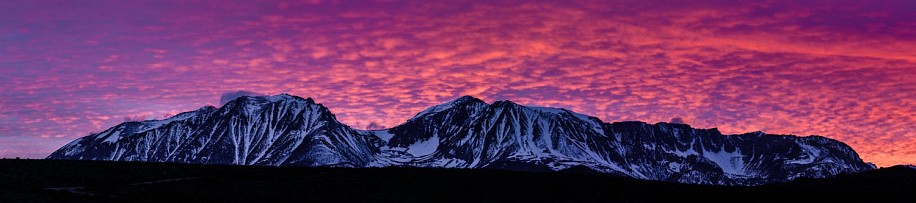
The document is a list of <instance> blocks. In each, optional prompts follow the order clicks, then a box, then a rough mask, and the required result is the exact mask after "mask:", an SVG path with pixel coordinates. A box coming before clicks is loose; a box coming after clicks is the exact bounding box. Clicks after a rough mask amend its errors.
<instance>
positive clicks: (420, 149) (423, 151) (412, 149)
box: [407, 136, 439, 156]
mask: <svg viewBox="0 0 916 203" xmlns="http://www.w3.org/2000/svg"><path fill="white" fill-rule="evenodd" d="M438 147H439V136H433V137H431V138H429V139H427V140H424V141H420V142H417V143H414V144H413V145H410V146H409V147H407V153H410V154H412V155H414V156H423V155H429V154H432V153H433V152H436V148H438Z"/></svg>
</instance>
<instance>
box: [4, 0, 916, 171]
mask: <svg viewBox="0 0 916 203" xmlns="http://www.w3.org/2000/svg"><path fill="white" fill-rule="evenodd" d="M914 47H916V1H910V0H893V1H868V2H860V1H826V0H825V1H700V2H693V3H689V4H687V3H684V2H682V1H651V2H646V1H520V2H510V1H505V2H501V3H492V2H490V1H445V2H441V1H298V2H297V1H289V2H274V1H257V2H254V1H239V2H233V1H194V2H185V1H168V0H160V1H114V0H97V1H41V0H35V1H17V0H8V1H2V2H0V156H2V157H15V156H21V157H29V158H42V157H44V156H46V155H47V154H49V153H50V152H52V151H53V150H55V149H57V148H58V147H60V146H62V145H64V144H66V143H67V142H69V141H71V140H73V139H75V138H78V137H81V136H85V135H88V134H89V133H91V132H98V131H101V130H104V129H106V128H108V127H110V126H113V125H116V124H117V123H120V122H123V121H124V120H127V119H133V120H136V119H159V118H163V117H164V116H167V115H173V114H176V113H179V112H183V111H189V110H194V109H197V108H200V107H202V106H205V105H214V106H219V105H220V99H221V97H222V96H224V95H233V94H236V93H237V92H238V91H247V92H249V93H250V94H278V93H290V94H293V95H298V96H302V97H312V98H314V99H315V100H316V101H318V102H320V103H323V104H325V105H326V106H328V107H329V108H330V109H331V111H332V112H334V113H335V114H336V115H337V117H338V118H339V119H340V120H341V121H343V122H344V123H346V124H348V125H351V126H353V127H356V128H367V127H369V128H380V127H382V126H387V127H391V126H394V125H397V124H399V123H401V122H403V121H405V120H406V119H408V118H409V117H410V116H412V115H414V114H416V113H417V112H419V111H420V110H422V109H424V108H426V107H429V106H431V105H434V104H438V103H441V102H445V101H448V100H451V99H454V98H456V97H458V96H461V95H472V96H476V97H479V98H482V99H484V100H486V101H488V102H493V101H496V100H505V99H509V100H513V101H516V102H518V103H521V104H527V105H538V106H553V107H563V108H568V109H571V110H574V111H577V112H580V113H584V114H589V115H594V116H596V117H598V118H601V119H602V120H604V121H608V122H613V121H624V120H640V121H646V122H650V123H654V122H659V121H665V122H667V121H670V120H672V119H675V118H678V119H681V120H683V121H684V122H686V123H688V124H691V125H692V126H694V127H702V128H712V127H717V128H719V129H720V130H721V131H722V132H725V133H743V132H750V131H758V130H762V131H765V132H768V133H783V134H799V135H812V134H817V135H823V136H827V137H831V138H834V139H838V140H840V141H843V142H846V143H847V144H849V145H850V146H852V147H853V148H854V149H856V150H857V151H858V152H859V153H860V154H861V155H862V157H863V158H864V159H865V160H866V161H870V162H875V163H876V164H878V165H882V166H887V165H893V164H904V163H909V164H914V163H916V133H914V131H916V129H914V125H913V123H916V115H914V112H916V79H914V78H916V48H914Z"/></svg>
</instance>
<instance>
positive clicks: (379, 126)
mask: <svg viewBox="0 0 916 203" xmlns="http://www.w3.org/2000/svg"><path fill="white" fill-rule="evenodd" d="M383 129H387V127H385V126H384V125H382V124H378V123H376V122H371V123H369V124H368V125H366V130H383Z"/></svg>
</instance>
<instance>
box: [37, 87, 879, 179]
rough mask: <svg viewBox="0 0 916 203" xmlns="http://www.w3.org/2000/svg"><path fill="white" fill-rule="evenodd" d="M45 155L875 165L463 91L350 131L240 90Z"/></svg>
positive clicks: (743, 167) (790, 170) (651, 172)
mask: <svg viewBox="0 0 916 203" xmlns="http://www.w3.org/2000/svg"><path fill="white" fill-rule="evenodd" d="M48 158H49V159H80V160H123V161H156V162H186V163H213V164H240V165H270V166H279V165H304V166H339V167H387V166H415V167H448V168H494V169H507V170H523V171H557V170H563V169H567V168H570V167H574V166H586V167H588V168H591V169H593V170H595V171H598V172H604V173H610V174H616V175H621V176H627V177H633V178H639V179H649V180H663V181H674V182H682V183H699V184H721V185H757V184H763V183H770V182H780V181H787V180H792V179H795V178H799V177H829V176H833V175H836V174H841V173H854V172H860V171H865V170H870V169H873V168H874V166H873V165H870V164H868V163H865V162H863V161H862V160H861V159H860V158H859V156H858V154H856V152H855V151H853V150H852V148H850V147H849V146H847V145H846V144H844V143H842V142H839V141H836V140H832V139H829V138H825V137H820V136H808V137H797V136H792V135H770V134H765V133H762V132H753V133H746V134H740V135H722V134H721V133H719V132H718V131H717V130H716V129H694V128H691V127H690V126H688V125H684V124H671V123H657V124H647V123H643V122H615V123H606V122H603V121H601V120H599V119H598V118H595V117H590V116H586V115H582V114H578V113H575V112H572V111H569V110H565V109H559V108H547V107H529V106H523V105H519V104H516V103H513V102H511V101H497V102H494V103H492V104H488V103H486V102H484V101H481V100H480V99H477V98H473V97H469V96H464V97H461V98H458V99H456V100H454V101H451V102H448V103H445V104H440V105H436V106H434V107H431V108H429V109H426V110H424V111H422V112H420V113H418V114H417V115H416V116H414V117H413V118H411V119H409V120H408V121H407V122H405V123H403V124H401V125H398V126H395V127H393V128H390V129H386V130H372V131H367V130H355V129H353V128H350V127H349V126H347V125H344V124H342V123H340V122H338V121H337V120H336V119H335V117H334V115H333V114H331V113H330V112H329V111H328V109H327V108H325V107H324V106H322V105H321V104H316V103H315V102H314V101H312V99H310V98H309V99H302V98H299V97H295V96H290V95H285V94H283V95H277V96H263V97H240V98H238V99H236V100H233V101H231V102H229V103H227V104H226V105H224V106H223V107H221V108H219V109H217V108H214V107H205V108H202V109H200V110H197V111H192V112H187V113H183V114H179V115H176V116H174V117H172V118H169V119H165V120H154V121H144V122H127V123H122V124H120V125H118V126H115V127H113V128H111V129H108V130H106V131H104V132H101V133H98V134H93V135H89V136H86V137H83V138H79V139H77V140H75V141H73V142H71V143H69V144H67V145H65V146H64V147H62V148H61V149H59V150H57V151H56V152H54V153H52V154H51V155H50V156H48Z"/></svg>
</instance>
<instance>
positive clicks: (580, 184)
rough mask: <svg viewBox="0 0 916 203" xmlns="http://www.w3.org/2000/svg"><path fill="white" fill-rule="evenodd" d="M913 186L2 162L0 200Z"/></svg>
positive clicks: (775, 194) (790, 194) (899, 191)
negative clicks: (694, 182) (738, 183)
mask: <svg viewBox="0 0 916 203" xmlns="http://www.w3.org/2000/svg"><path fill="white" fill-rule="evenodd" d="M48 188H52V189H48ZM55 190H56V191H55ZM913 191H916V170H914V169H911V168H904V167H894V168H884V169H878V170H873V171H868V172H865V173H861V174H852V175H843V176H839V177H836V178H832V179H803V180H798V181H794V182H790V183H783V184H775V185H766V186H759V187H743V186H742V187H729V186H710V185H689V184H680V183H670V182H658V181H646V180H635V179H629V178H621V177H615V176H610V175H606V174H590V173H589V171H586V170H575V169H573V170H571V171H566V172H543V173H536V172H516V171H502V170H468V169H430V168H364V169H348V168H305V167H259V166H232V165H193V164H173V163H141V162H101V161H66V160H0V202H23V201H29V202H34V201H44V202H73V201H84V202H188V201H191V202H213V201H217V202H219V201H226V202H277V201H280V202H283V201H299V202H302V201H306V202H308V201H334V202H340V201H345V202H349V201H371V202H378V201H387V202H394V201H397V202H417V201H423V202H431V201H432V202H467V201H476V202H480V201H489V202H611V201H662V200H686V201H704V202H733V201H752V202H753V201H782V202H785V201H788V202H801V201H808V200H816V201H819V202H823V201H907V200H906V199H902V198H911V196H912V193H913Z"/></svg>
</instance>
